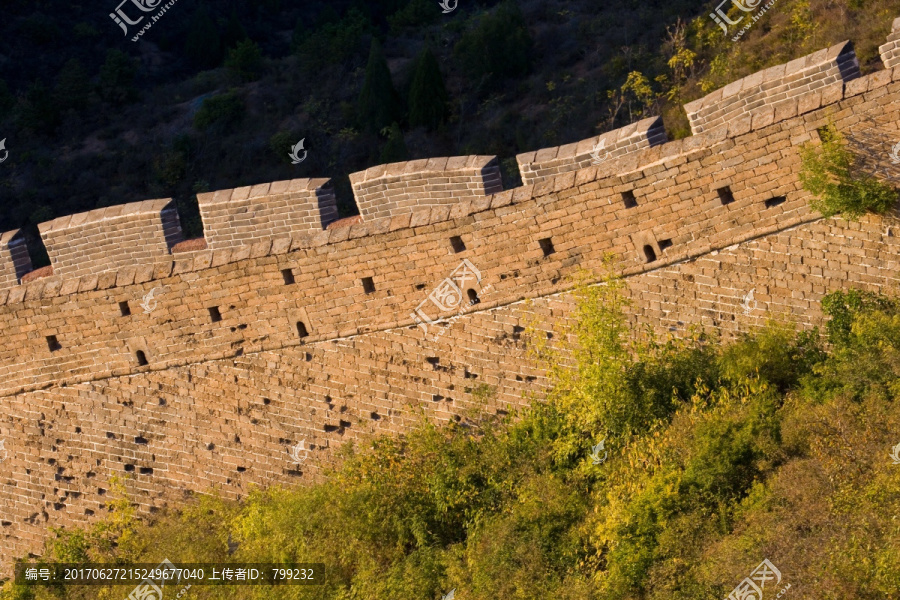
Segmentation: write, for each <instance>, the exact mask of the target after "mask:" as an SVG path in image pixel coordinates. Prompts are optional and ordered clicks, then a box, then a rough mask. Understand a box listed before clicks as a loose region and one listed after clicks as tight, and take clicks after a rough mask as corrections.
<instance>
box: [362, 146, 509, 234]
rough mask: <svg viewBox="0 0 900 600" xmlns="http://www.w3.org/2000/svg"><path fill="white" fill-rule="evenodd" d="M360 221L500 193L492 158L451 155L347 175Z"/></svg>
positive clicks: (498, 174) (394, 164)
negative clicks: (360, 216)
mask: <svg viewBox="0 0 900 600" xmlns="http://www.w3.org/2000/svg"><path fill="white" fill-rule="evenodd" d="M350 185H351V186H352V187H353V195H354V196H355V197H356V205H357V206H358V207H359V214H360V215H362V218H363V220H364V221H369V220H371V219H377V218H380V217H395V216H398V215H401V214H406V213H411V212H414V211H417V210H420V209H421V210H426V209H430V208H435V207H438V206H446V205H450V204H454V203H456V202H460V201H465V200H472V199H476V198H483V197H484V196H488V195H490V194H495V193H497V192H500V191H502V190H503V184H502V182H501V181H500V165H499V163H498V162H497V157H496V156H452V157H443V158H429V159H422V160H413V161H409V162H400V163H392V164H389V165H379V166H377V167H372V168H370V169H366V170H365V171H359V172H357V173H352V174H351V175H350Z"/></svg>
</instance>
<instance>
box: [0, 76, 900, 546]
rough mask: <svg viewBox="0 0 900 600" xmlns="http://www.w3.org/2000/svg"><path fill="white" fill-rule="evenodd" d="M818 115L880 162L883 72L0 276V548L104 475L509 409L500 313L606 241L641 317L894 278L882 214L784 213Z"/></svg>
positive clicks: (749, 319) (888, 283) (253, 467)
mask: <svg viewBox="0 0 900 600" xmlns="http://www.w3.org/2000/svg"><path fill="white" fill-rule="evenodd" d="M829 119H831V120H833V122H834V123H835V125H836V126H837V128H838V129H839V130H841V131H845V132H847V133H848V138H849V139H851V140H852V141H853V143H854V144H857V146H858V147H860V148H861V149H863V150H865V151H867V152H868V154H869V155H870V157H871V160H872V161H873V162H874V163H875V164H874V165H873V166H874V167H876V168H877V169H878V171H879V172H880V173H884V174H885V175H886V176H889V177H898V176H900V171H898V168H897V166H895V165H892V164H891V163H890V160H889V155H888V151H889V149H890V144H887V143H886V141H890V140H896V139H900V68H898V69H897V70H884V71H878V72H876V73H872V74H871V75H868V76H865V77H860V78H856V79H854V80H852V81H849V82H847V83H837V84H833V85H831V86H826V87H825V88H822V89H821V90H815V91H811V92H809V93H808V94H807V95H805V96H801V97H800V98H799V99H798V101H797V109H796V111H794V112H793V113H792V112H785V111H778V110H776V109H775V108H774V107H769V109H768V110H766V111H762V112H754V113H752V114H751V113H747V114H743V115H742V116H740V117H736V118H734V119H731V120H729V122H728V124H727V126H725V127H717V128H714V129H713V130H710V131H708V132H705V133H702V134H698V135H694V136H693V137H690V138H685V139H683V140H676V141H672V142H668V143H665V144H660V145H655V146H651V147H647V148H642V149H639V150H636V151H634V152H630V153H628V154H624V155H622V156H620V157H610V158H609V159H608V160H606V161H604V162H602V163H601V164H600V165H596V166H594V165H592V166H589V167H587V168H584V169H580V170H578V171H570V172H567V173H563V174H561V175H558V176H555V177H552V178H548V179H546V180H544V181H541V182H540V183H537V184H532V185H525V186H523V187H521V188H517V189H515V190H508V191H505V192H502V193H496V194H492V195H485V196H480V195H474V196H472V197H463V198H460V199H458V200H457V201H456V202H454V203H453V204H452V205H451V204H442V205H439V206H435V207H432V208H430V209H423V210H418V211H415V212H404V213H401V214H399V215H394V216H385V217H372V218H365V219H364V220H363V221H360V222H356V223H353V222H347V223H345V224H344V225H345V226H342V227H333V228H329V229H326V230H324V231H317V232H315V233H313V232H307V233H295V234H291V235H277V236H273V237H270V238H266V239H263V240H261V241H257V242H254V243H253V244H251V245H243V246H236V247H230V248H221V249H208V250H196V251H193V252H188V253H185V256H183V257H182V255H180V254H177V255H174V256H172V257H170V258H169V260H167V261H164V262H151V263H148V264H142V265H138V266H130V267H124V268H119V269H117V270H115V271H110V272H106V273H102V274H100V275H83V276H80V277H79V276H72V275H60V274H59V273H56V272H55V271H54V274H53V275H52V276H49V277H45V278H42V279H38V280H35V281H32V282H30V283H27V284H25V285H15V286H13V287H11V288H8V289H0V328H2V330H3V331H4V332H5V333H6V340H5V341H6V343H5V344H4V345H3V346H2V347H0V401H2V402H3V404H4V411H3V414H2V416H0V440H4V442H5V448H6V455H5V456H4V457H3V459H4V460H3V461H2V462H0V554H2V556H3V557H4V560H5V561H8V560H9V559H8V558H7V557H9V558H12V557H15V556H21V555H23V554H25V553H27V552H39V551H40V548H41V543H42V541H43V539H44V537H45V535H46V531H47V526H48V525H52V526H66V525H80V524H85V523H88V522H90V521H91V520H92V519H94V518H96V517H98V516H101V515H102V514H103V508H102V506H103V502H104V501H105V500H106V499H107V493H106V491H107V490H108V489H109V480H110V478H111V477H113V476H116V475H128V476H130V477H131V479H130V480H129V483H128V486H129V489H130V491H131V493H132V494H133V495H134V497H135V500H136V502H137V503H138V504H139V506H140V508H141V510H143V511H150V510H153V509H156V508H160V507H163V506H165V505H166V503H167V502H169V501H172V500H178V499H180V498H182V495H181V492H182V491H184V492H187V491H196V492H204V491H207V490H209V489H210V488H211V487H212V486H214V485H215V486H217V487H218V488H219V489H221V490H222V492H223V493H224V494H225V495H226V496H228V497H240V496H241V495H243V494H244V493H246V491H247V490H248V488H249V487H250V486H251V485H253V484H259V485H270V484H273V483H285V484H288V483H292V482H297V481H310V480H314V479H316V478H317V477H319V475H320V473H321V468H322V466H323V465H327V464H329V462H330V461H331V460H332V457H333V453H334V450H335V449H336V448H337V447H339V446H340V445H341V444H342V443H344V442H346V441H348V440H362V439H365V438H366V437H367V436H369V435H374V434H380V433H397V432H402V431H404V430H406V429H407V428H408V427H409V426H411V425H413V424H415V423H417V422H419V419H420V417H421V415H422V414H425V415H427V416H428V417H430V418H432V419H435V420H447V419H451V418H452V419H458V418H461V417H460V415H461V414H463V413H464V411H465V409H467V408H472V407H474V406H475V404H474V401H473V398H472V394H471V392H472V389H473V388H474V387H475V386H476V385H477V384H479V383H487V384H489V385H491V386H494V387H495V388H496V390H497V396H496V398H495V399H494V400H492V401H491V402H490V403H489V405H488V406H486V407H483V408H484V409H485V410H489V411H506V410H509V409H510V407H513V406H522V405H524V404H525V403H526V402H527V398H528V394H539V393H540V392H541V390H542V389H543V388H544V387H545V386H546V380H545V377H544V373H543V372H542V371H541V370H540V369H539V368H538V365H535V364H533V363H532V362H530V360H529V359H528V358H527V356H526V354H525V351H524V340H523V339H522V335H523V332H524V330H525V326H526V325H527V324H528V323H530V322H533V321H535V322H536V323H537V324H538V327H539V328H542V329H546V330H548V331H549V330H551V329H553V328H554V327H557V326H559V325H561V324H564V323H565V322H566V320H567V318H568V315H570V314H571V307H572V299H571V295H570V287H569V286H570V284H569V279H568V278H569V276H571V275H574V274H575V273H577V272H578V271H579V270H581V269H587V270H589V271H592V272H593V273H595V274H597V275H598V276H599V274H600V273H601V272H602V269H603V264H604V262H603V259H604V255H606V254H607V253H610V252H611V253H613V254H614V255H615V256H616V257H617V261H618V262H617V269H618V271H619V272H620V273H621V274H622V275H624V276H625V278H626V282H627V284H628V287H629V290H630V293H631V295H632V299H633V301H634V304H633V308H632V309H631V310H632V313H631V318H632V321H633V323H634V324H635V325H644V324H646V325H650V326H651V327H652V328H654V329H655V330H656V331H657V332H659V333H674V334H679V333H681V332H683V331H684V330H685V328H687V327H688V326H690V325H692V324H700V325H705V326H709V327H712V328H717V329H718V330H720V331H722V332H723V333H725V334H726V336H728V335H731V334H735V333H737V332H740V331H746V330H747V329H749V328H751V327H754V326H756V325H759V324H761V323H763V322H764V321H765V320H766V319H768V318H770V317H782V316H783V317H787V318H791V319H794V320H796V321H798V322H799V323H801V324H802V325H807V326H808V325H814V324H817V323H819V322H820V319H821V313H820V312H819V304H818V303H819V301H820V300H821V298H822V297H823V296H824V294H826V293H827V292H829V291H831V290H834V289H840V288H846V287H850V286H861V287H865V288H867V289H873V290H877V289H887V288H891V287H893V286H895V285H896V284H897V282H898V279H900V275H898V273H900V270H898V266H900V264H898V263H900V261H898V259H897V256H898V255H900V242H898V236H897V235H896V232H897V231H900V230H898V227H900V220H898V219H897V218H895V217H893V216H891V217H884V218H882V217H866V218H864V219H863V220H862V221H861V222H856V223H847V222H845V221H843V220H841V219H822V218H821V216H820V215H818V214H817V213H814V212H812V211H810V209H809V207H808V202H809V199H810V198H809V195H808V194H807V193H806V192H805V191H804V190H803V189H802V187H801V186H800V183H799V180H798V177H797V171H798V167H799V163H800V158H799V148H800V146H801V145H802V144H807V143H818V136H817V134H816V129H817V128H818V127H821V126H822V125H824V124H825V123H826V122H827V121H828V120H829ZM464 261H468V262H464ZM461 265H464V266H466V268H467V269H468V270H469V272H470V273H474V271H472V269H475V270H477V276H476V277H475V279H474V280H472V279H470V280H469V281H468V282H467V283H466V284H465V285H461V286H460V287H461V288H462V291H465V290H469V289H471V291H472V292H473V293H474V294H476V295H477V298H478V300H479V302H478V303H477V304H475V305H474V306H467V305H463V306H467V307H466V308H463V313H464V314H463V315H462V316H461V317H460V318H459V319H457V320H454V321H449V320H448V318H449V317H450V316H453V315H455V314H457V310H456V309H457V307H458V306H459V305H460V302H458V301H457V299H456V297H455V296H453V294H452V293H451V294H449V295H448V294H439V295H438V294H434V293H433V292H434V291H435V290H439V289H440V290H443V291H447V290H448V289H450V288H448V282H447V280H448V279H449V280H450V283H453V284H457V283H459V281H458V279H457V276H458V274H459V269H460V266H461ZM751 292H752V293H753V302H752V303H747V302H743V300H744V299H745V298H748V297H749V296H748V295H749V294H750V293H751ZM448 299H449V300H448ZM420 307H421V308H422V310H423V311H427V314H428V315H429V320H431V321H433V322H432V323H427V322H423V321H421V320H417V319H416V317H415V314H414V311H415V310H416V309H417V308H420ZM301 440H302V441H304V442H305V443H306V446H307V447H311V448H312V452H311V458H310V459H309V461H307V462H305V463H303V464H302V465H297V464H294V463H293V462H292V459H291V458H290V456H289V454H288V449H289V448H290V447H292V446H293V445H294V444H296V443H298V442H299V441H301Z"/></svg>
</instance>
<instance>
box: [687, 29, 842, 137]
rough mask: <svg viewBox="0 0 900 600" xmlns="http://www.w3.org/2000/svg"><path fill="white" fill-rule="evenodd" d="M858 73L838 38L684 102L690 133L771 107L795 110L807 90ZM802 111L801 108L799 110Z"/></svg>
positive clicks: (793, 112) (824, 90)
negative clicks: (835, 40)
mask: <svg viewBox="0 0 900 600" xmlns="http://www.w3.org/2000/svg"><path fill="white" fill-rule="evenodd" d="M857 77H859V61H858V60H857V59H856V53H855V52H854V51H853V44H852V43H850V42H849V41H848V42H841V43H840V44H836V45H834V46H832V47H831V48H825V49H823V50H819V51H818V52H813V53H812V54H809V55H807V56H803V57H801V58H798V59H796V60H792V61H791V62H789V63H787V64H783V65H778V66H775V67H770V68H768V69H765V70H763V71H759V72H758V73H754V74H753V75H750V76H748V77H744V78H743V79H739V80H737V81H735V82H732V83H729V84H728V85H726V86H725V87H723V88H721V89H718V90H716V91H715V92H713V93H711V94H709V95H707V96H704V97H703V98H700V99H699V100H694V101H693V102H688V103H687V104H685V105H684V109H685V111H686V112H687V116H688V121H690V123H691V130H692V131H693V132H694V135H696V134H698V133H703V132H704V131H709V130H710V129H713V128H715V127H718V126H720V125H724V124H727V123H729V122H731V121H733V120H734V119H738V118H741V117H745V116H754V115H757V114H762V113H764V112H767V111H771V110H773V109H774V110H775V112H776V113H781V114H784V115H786V116H793V115H796V114H797V113H798V110H800V109H799V108H798V103H799V102H800V101H801V99H803V98H808V97H809V95H810V93H814V92H816V91H821V92H822V93H828V88H829V86H836V87H843V84H844V82H847V81H850V80H851V79H855V78H857ZM800 112H802V110H800Z"/></svg>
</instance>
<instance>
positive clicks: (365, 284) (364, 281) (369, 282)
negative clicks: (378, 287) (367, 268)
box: [362, 277, 375, 294]
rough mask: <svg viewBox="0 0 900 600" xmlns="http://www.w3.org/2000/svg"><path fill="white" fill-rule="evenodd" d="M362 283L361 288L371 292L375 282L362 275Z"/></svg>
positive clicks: (373, 289)
mask: <svg viewBox="0 0 900 600" xmlns="http://www.w3.org/2000/svg"><path fill="white" fill-rule="evenodd" d="M362 284H363V290H364V291H365V292H366V293H367V294H371V293H372V292H374V291H375V282H374V281H373V280H372V278H371V277H363V279H362Z"/></svg>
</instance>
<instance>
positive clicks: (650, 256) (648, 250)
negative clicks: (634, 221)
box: [644, 244, 656, 263]
mask: <svg viewBox="0 0 900 600" xmlns="http://www.w3.org/2000/svg"><path fill="white" fill-rule="evenodd" d="M644 258H645V259H647V262H648V263H651V262H653V261H654V260H656V251H654V250H653V246H651V245H650V244H646V245H645V246H644Z"/></svg>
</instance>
